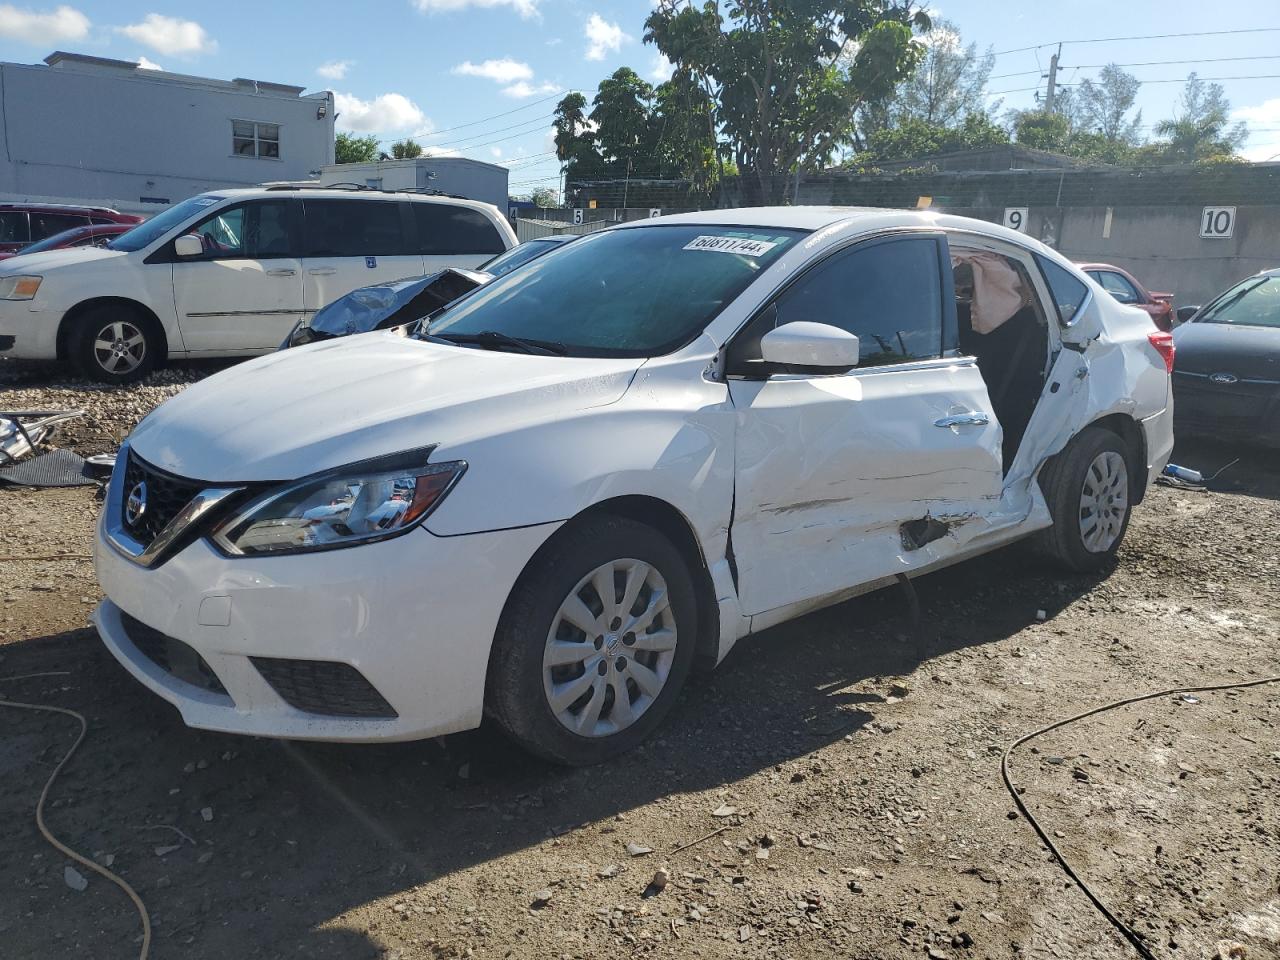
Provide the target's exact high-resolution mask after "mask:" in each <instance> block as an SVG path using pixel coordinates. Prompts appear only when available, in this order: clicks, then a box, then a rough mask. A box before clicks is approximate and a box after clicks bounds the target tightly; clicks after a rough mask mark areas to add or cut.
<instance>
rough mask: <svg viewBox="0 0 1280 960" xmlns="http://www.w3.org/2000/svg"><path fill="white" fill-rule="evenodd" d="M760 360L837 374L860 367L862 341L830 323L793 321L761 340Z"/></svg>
mask: <svg viewBox="0 0 1280 960" xmlns="http://www.w3.org/2000/svg"><path fill="white" fill-rule="evenodd" d="M760 359H761V360H763V361H764V362H765V363H779V364H785V365H787V366H796V367H813V368H816V369H820V370H829V371H830V372H832V373H836V372H838V371H841V370H849V369H851V368H853V367H856V366H857V365H858V337H857V336H856V335H855V334H852V333H850V332H849V331H848V330H843V329H841V328H840V327H835V326H832V325H831V324H829V323H813V322H812V321H809V320H793V321H792V322H791V323H784V324H783V325H782V326H780V327H774V328H773V329H772V330H770V331H769V332H768V333H766V334H765V335H764V336H763V337H761V338H760Z"/></svg>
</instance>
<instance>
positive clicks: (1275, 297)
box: [1196, 277, 1280, 327]
mask: <svg viewBox="0 0 1280 960" xmlns="http://www.w3.org/2000/svg"><path fill="white" fill-rule="evenodd" d="M1196 323H1234V324H1239V325H1240V326H1246V327H1280V277H1250V278H1249V279H1248V280H1243V281H1241V282H1240V283H1238V284H1236V285H1235V286H1234V287H1232V288H1231V289H1230V290H1228V291H1227V292H1226V293H1225V294H1223V295H1222V296H1221V297H1220V298H1218V300H1217V302H1216V303H1213V304H1210V306H1209V308H1208V309H1207V310H1205V312H1204V313H1203V315H1201V316H1200V317H1198V318H1197V319H1196Z"/></svg>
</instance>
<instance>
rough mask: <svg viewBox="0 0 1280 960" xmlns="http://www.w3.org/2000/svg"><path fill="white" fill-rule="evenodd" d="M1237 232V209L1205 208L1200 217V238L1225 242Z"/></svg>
mask: <svg viewBox="0 0 1280 960" xmlns="http://www.w3.org/2000/svg"><path fill="white" fill-rule="evenodd" d="M1235 230H1236V208H1235V207H1205V208H1204V213H1202V214H1201V215H1200V236H1202V237H1204V238H1206V239H1211V240H1225V239H1226V238H1228V237H1230V236H1231V235H1232V234H1233V233H1235Z"/></svg>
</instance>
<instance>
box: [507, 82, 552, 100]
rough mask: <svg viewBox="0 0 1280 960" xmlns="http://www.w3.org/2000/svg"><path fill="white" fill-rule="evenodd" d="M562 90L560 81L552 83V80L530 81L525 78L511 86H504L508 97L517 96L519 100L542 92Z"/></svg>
mask: <svg viewBox="0 0 1280 960" xmlns="http://www.w3.org/2000/svg"><path fill="white" fill-rule="evenodd" d="M560 90H561V87H560V85H559V84H558V83H551V82H550V81H544V82H543V83H528V82H527V81H524V80H519V81H517V82H515V83H513V84H511V85H510V86H507V87H503V88H502V92H503V93H504V94H506V95H507V96H508V97H515V98H516V99H517V100H525V99H528V98H529V97H536V96H538V95H540V94H551V93H559V92H560Z"/></svg>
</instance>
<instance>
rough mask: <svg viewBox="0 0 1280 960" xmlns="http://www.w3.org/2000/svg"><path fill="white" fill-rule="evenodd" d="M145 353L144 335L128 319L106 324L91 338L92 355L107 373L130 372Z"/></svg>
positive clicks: (140, 362) (145, 341) (143, 357)
mask: <svg viewBox="0 0 1280 960" xmlns="http://www.w3.org/2000/svg"><path fill="white" fill-rule="evenodd" d="M146 355H147V338H146V335H145V334H144V333H143V332H142V329H141V328H140V327H138V325H137V324H135V323H133V322H132V321H129V320H114V321H112V322H111V323H108V324H106V325H105V326H103V327H102V329H101V330H99V331H98V334H97V336H95V337H94V339H93V357H94V359H95V360H96V361H97V363H98V366H100V367H101V368H102V369H103V370H105V371H106V372H107V373H114V374H125V373H132V372H133V371H134V370H136V369H138V367H139V366H140V365H141V364H142V361H143V360H144V359H145V358H146Z"/></svg>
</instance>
